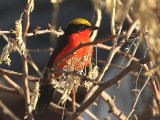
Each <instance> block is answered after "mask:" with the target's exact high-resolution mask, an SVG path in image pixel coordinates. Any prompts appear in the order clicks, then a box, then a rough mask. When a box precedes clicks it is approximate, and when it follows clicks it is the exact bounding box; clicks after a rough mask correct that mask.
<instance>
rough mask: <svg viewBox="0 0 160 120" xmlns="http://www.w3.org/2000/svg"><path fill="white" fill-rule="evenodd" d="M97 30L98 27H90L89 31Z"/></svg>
mask: <svg viewBox="0 0 160 120" xmlns="http://www.w3.org/2000/svg"><path fill="white" fill-rule="evenodd" d="M98 29H99V27H97V26H91V30H98Z"/></svg>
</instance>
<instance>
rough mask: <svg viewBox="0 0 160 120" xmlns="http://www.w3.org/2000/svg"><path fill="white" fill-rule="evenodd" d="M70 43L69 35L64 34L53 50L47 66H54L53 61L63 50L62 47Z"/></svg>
mask: <svg viewBox="0 0 160 120" xmlns="http://www.w3.org/2000/svg"><path fill="white" fill-rule="evenodd" d="M67 43H68V36H67V35H65V34H64V35H62V36H61V37H60V38H59V40H58V43H57V46H56V48H55V49H54V51H53V52H52V55H51V57H50V59H49V61H48V64H47V67H49V68H50V67H52V66H53V61H54V59H55V58H56V57H57V55H58V54H59V53H60V52H61V51H62V49H63V48H64V47H65V46H66V45H67Z"/></svg>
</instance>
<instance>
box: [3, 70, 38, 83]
mask: <svg viewBox="0 0 160 120" xmlns="http://www.w3.org/2000/svg"><path fill="white" fill-rule="evenodd" d="M0 73H1V74H6V75H8V76H12V77H16V78H23V73H19V72H15V71H11V70H6V69H3V68H0ZM28 80H31V81H35V82H37V81H39V80H40V78H38V77H33V76H29V75H28Z"/></svg>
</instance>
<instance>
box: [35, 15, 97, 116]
mask: <svg viewBox="0 0 160 120" xmlns="http://www.w3.org/2000/svg"><path fill="white" fill-rule="evenodd" d="M97 29H98V27H96V26H92V24H91V23H90V22H89V21H87V20H86V19H82V18H76V19H74V20H72V21H71V22H70V23H69V24H68V26H67V28H66V29H65V31H64V35H62V36H60V38H59V40H58V43H57V46H56V48H55V50H54V51H53V53H52V55H51V57H50V59H49V62H48V65H47V68H52V67H53V65H54V64H55V63H56V62H58V61H59V60H60V59H61V58H62V57H63V56H64V55H65V54H67V53H69V52H71V51H72V50H73V49H74V48H76V47H77V46H78V45H80V44H81V43H87V42H91V40H90V35H91V32H92V31H93V30H97ZM92 53H93V48H92V46H86V47H82V48H80V49H78V50H77V51H75V52H74V54H72V55H70V56H69V57H67V58H66V59H64V60H63V61H61V62H60V64H58V65H57V66H55V68H56V69H64V67H65V66H66V65H67V62H68V60H71V61H72V60H74V59H78V62H72V63H71V66H72V68H73V70H74V71H81V70H83V69H84V68H85V67H87V66H88V65H89V63H90V60H91V57H92ZM84 57H85V59H84ZM46 72H47V71H46ZM46 77H47V73H45V75H44V78H46ZM53 92H54V88H53V86H52V85H50V84H48V85H41V86H40V97H39V98H38V102H37V105H36V109H35V111H34V113H35V114H39V113H41V112H43V111H45V110H47V108H48V106H49V104H50V102H51V99H52V94H53Z"/></svg>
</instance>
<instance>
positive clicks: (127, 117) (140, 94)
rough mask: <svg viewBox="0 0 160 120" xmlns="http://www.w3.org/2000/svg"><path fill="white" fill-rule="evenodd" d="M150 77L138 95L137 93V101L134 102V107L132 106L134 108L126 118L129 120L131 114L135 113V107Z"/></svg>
mask: <svg viewBox="0 0 160 120" xmlns="http://www.w3.org/2000/svg"><path fill="white" fill-rule="evenodd" d="M149 79H150V77H148V78H147V80H146V82H145V84H144V85H143V86H142V88H141V90H140V91H139V92H138V95H137V97H136V100H135V102H134V105H133V107H132V110H131V112H130V113H129V115H128V116H127V118H126V119H125V120H128V119H129V118H130V116H131V115H132V114H133V112H134V111H135V107H136V105H137V102H138V100H139V97H140V95H141V93H142V91H143V90H144V88H145V87H146V85H147V83H148V81H149Z"/></svg>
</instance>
